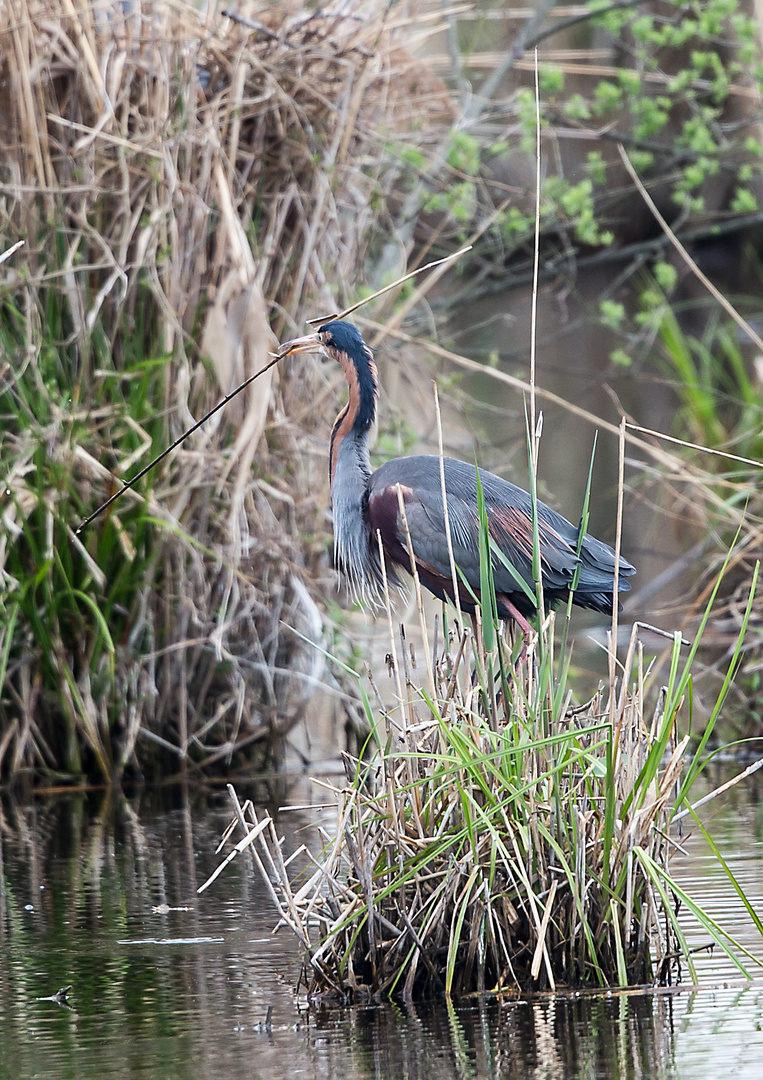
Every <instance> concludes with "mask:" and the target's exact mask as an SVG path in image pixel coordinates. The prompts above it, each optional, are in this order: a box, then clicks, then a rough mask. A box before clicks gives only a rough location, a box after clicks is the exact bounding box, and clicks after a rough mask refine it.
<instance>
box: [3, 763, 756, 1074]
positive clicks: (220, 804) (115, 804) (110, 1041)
mask: <svg viewBox="0 0 763 1080" xmlns="http://www.w3.org/2000/svg"><path fill="white" fill-rule="evenodd" d="M756 779H757V778H753V779H752V780H751V781H749V782H748V783H747V786H746V788H745V790H744V791H741V790H739V789H735V790H734V791H733V792H732V793H731V794H730V795H729V796H727V797H726V800H725V802H724V804H723V806H722V807H716V806H715V804H711V806H710V808H709V809H708V810H707V812H706V815H705V816H706V820H708V821H709V823H710V824H711V827H712V833H713V836H714V837H715V838H716V840H717V841H718V842H719V844H720V846H721V849H722V851H724V853H725V855H726V857H727V858H728V859H729V860H731V862H732V865H733V868H734V871H735V873H736V874H737V875H738V877H739V879H740V882H741V883H742V885H743V887H744V888H745V890H746V891H747V892H748V895H749V896H750V897H751V899H752V901H753V903H754V905H755V906H756V907H757V908H758V910H762V909H763V900H762V899H761V898H762V897H763V854H762V853H763V845H762V841H761V832H762V831H763V830H762V828H761V823H762V816H761V811H760V809H759V805H758V798H759V796H760V794H761V792H763V786H762V785H760V784H756V782H755V780H756ZM712 780H713V783H715V782H716V780H717V777H716V776H713V778H712ZM279 785H280V787H279V789H276V790H270V791H265V790H263V789H259V791H258V792H257V795H258V798H259V800H260V803H262V802H268V801H273V800H274V802H275V804H276V805H277V804H278V803H280V802H283V801H290V802H292V803H299V804H304V803H306V802H309V801H310V800H311V798H312V799H313V800H316V799H321V800H322V799H323V798H324V796H323V794H322V793H321V792H320V790H319V789H316V788H311V787H310V786H309V784H308V782H307V781H305V780H299V781H294V782H293V783H292V787H291V788H290V789H287V786H286V785H287V781H286V780H282V781H279ZM3 814H4V816H3V820H2V822H1V823H0V825H1V829H2V831H1V833H0V835H1V836H2V848H1V853H2V890H3V891H2V895H0V1078H2V1080H4V1078H6V1077H8V1078H12V1080H24V1078H26V1077H40V1078H48V1077H50V1078H51V1080H52V1078H54V1077H55V1078H56V1080H61V1078H66V1077H77V1078H78V1080H88V1078H90V1077H115V1078H122V1077H130V1078H133V1077H141V1078H154V1077H156V1078H160V1077H161V1078H163V1080H165V1078H173V1077H184V1078H199V1080H202V1078H203V1080H218V1078H220V1080H230V1077H231V1076H233V1075H236V1076H240V1077H246V1078H249V1077H268V1080H281V1078H282V1077H283V1078H285V1077H291V1076H304V1077H307V1078H313V1077H316V1078H317V1077H342V1078H345V1077H346V1078H353V1080H354V1078H362V1077H370V1076H373V1077H396V1076H401V1077H402V1076H405V1077H411V1078H422V1080H430V1078H434V1077H437V1080H443V1078H444V1077H450V1076H453V1077H499V1076H511V1077H512V1078H515V1077H516V1078H530V1077H532V1078H535V1077H538V1078H541V1077H542V1078H544V1080H547V1078H548V1080H554V1078H557V1077H558V1078H559V1080H562V1078H563V1080H577V1078H581V1080H582V1078H598V1077H607V1078H625V1077H637V1076H648V1077H650V1078H654V1077H656V1078H662V1077H665V1078H676V1080H682V1078H686V1080H689V1078H691V1080H702V1078H704V1077H707V1078H708V1080H709V1078H711V1077H712V1078H716V1077H717V1076H718V1075H721V1074H722V1075H724V1076H728V1077H731V1076H733V1077H743V1078H747V1077H749V1078H750V1080H753V1078H755V1080H757V1078H758V1077H759V1076H760V1069H761V1066H760V1062H761V1060H763V1033H761V1020H762V1019H763V979H762V980H761V981H760V982H758V983H755V982H754V983H752V984H751V985H746V984H745V983H744V981H743V979H742V978H741V977H740V975H739V973H738V972H737V971H736V970H735V969H734V967H733V965H732V964H731V963H730V962H729V961H728V960H726V959H724V958H723V957H720V956H718V955H717V953H716V955H715V956H709V955H707V954H705V953H700V954H697V966H698V974H699V980H700V984H701V987H702V988H701V989H699V990H692V989H689V988H681V987H678V988H674V989H672V990H670V991H657V990H656V991H653V992H648V993H641V992H639V993H628V994H622V995H621V994H611V995H605V996H594V995H572V996H570V995H558V996H557V997H555V998H553V997H549V996H544V997H539V998H537V999H530V1000H506V1001H504V1002H500V1003H499V1002H492V1001H491V1002H488V1003H484V1002H479V1001H469V1002H466V1003H462V1004H460V1005H458V1006H457V1007H455V1008H454V1009H452V1010H451V1011H450V1012H449V1011H448V1010H447V1008H446V1007H445V1006H444V1005H442V1004H439V1003H431V1004H428V1005H426V1006H420V1007H417V1008H416V1009H404V1008H402V1007H398V1006H395V1005H391V1004H380V1005H373V1006H368V1007H364V1008H338V1007H336V1008H326V1009H321V1010H315V1009H308V1007H307V1004H306V1001H305V998H304V988H300V989H299V990H297V983H298V978H299V972H300V961H299V955H298V951H297V948H296V945H295V942H294V941H293V940H292V938H291V937H289V936H287V935H286V933H285V932H284V931H281V932H280V933H279V934H278V935H276V936H275V937H274V936H273V935H272V933H271V930H272V927H273V925H274V922H275V916H274V912H273V909H272V907H271V904H270V901H269V899H268V896H267V893H266V890H265V888H264V886H263V884H262V883H261V881H260V880H259V879H258V878H257V877H256V876H255V875H254V874H253V873H251V872H250V871H249V870H248V869H247V866H246V865H245V864H244V863H243V861H241V862H240V863H239V862H237V863H235V864H234V865H233V866H232V867H231V868H229V869H228V870H227V871H226V872H225V873H224V874H223V876H222V877H221V878H219V879H218V880H217V882H215V884H214V885H213V886H212V887H211V888H210V889H209V890H208V891H207V892H206V893H204V894H203V895H202V896H201V897H198V896H197V895H196V889H197V887H198V885H200V884H201V883H202V881H204V880H205V879H206V877H207V875H208V873H209V872H210V871H211V870H212V869H213V868H214V867H215V866H216V865H217V863H218V861H219V858H220V857H219V856H216V855H215V854H214V849H215V847H216V845H217V840H218V837H219V835H220V833H221V831H222V829H223V827H224V825H225V824H226V823H227V820H228V818H229V811H228V809H227V805H226V803H225V800H224V799H223V798H222V796H220V797H219V798H218V797H216V796H215V797H213V798H212V800H211V805H210V804H209V803H208V802H205V801H203V800H201V799H193V798H192V796H191V795H189V794H187V793H186V794H184V793H183V792H180V791H178V792H174V793H165V794H164V795H162V796H161V798H159V797H157V796H152V797H150V798H149V797H148V796H147V795H146V794H145V793H143V794H140V795H137V796H135V797H131V798H125V797H123V796H121V795H105V794H102V793H97V794H88V795H87V796H81V797H79V798H74V799H66V800H64V799H53V800H51V801H49V802H46V803H42V802H38V803H37V804H35V805H32V806H25V807H19V806H11V807H4V808H3ZM322 816H323V817H325V819H326V822H327V823H329V822H330V820H331V815H330V812H328V811H323V810H321V809H319V808H316V809H315V810H305V811H303V810H299V811H296V812H293V813H287V814H281V815H280V817H279V830H281V831H283V832H284V833H285V835H286V845H285V846H286V850H287V852H288V851H291V850H294V848H295V847H296V846H297V845H299V844H301V843H303V842H312V843H313V844H315V843H317V834H316V830H315V825H316V823H317V822H318V821H319V820H320V819H321V817H322ZM685 845H686V846H687V850H688V852H689V857H688V859H682V860H681V862H680V864H679V863H675V864H674V870H675V871H676V872H677V873H678V874H679V876H680V878H681V880H682V882H683V884H684V885H685V886H686V887H687V888H689V889H690V890H691V892H692V894H693V895H694V896H695V898H696V899H697V900H699V901H700V902H702V903H704V904H706V905H707V906H708V908H710V909H711V911H712V912H713V914H716V915H718V916H719V917H721V918H722V919H723V921H724V925H726V926H728V928H729V929H730V931H731V932H732V933H734V934H735V935H736V936H737V937H739V938H740V940H741V941H742V943H743V944H745V945H746V946H747V947H749V948H750V949H751V950H752V951H753V952H755V953H756V954H757V955H761V954H763V947H762V944H763V943H761V941H760V938H759V937H758V936H757V933H756V931H755V930H754V929H753V928H752V927H751V923H750V921H749V919H746V918H745V917H744V913H743V910H742V907H741V904H740V903H739V902H738V900H737V898H736V896H735V894H734V893H733V890H732V889H731V887H730V886H729V885H728V883H727V882H726V881H725V879H724V878H723V877H722V875H721V874H720V873H719V870H718V867H717V864H714V863H713V861H712V859H710V858H709V857H708V856H707V848H706V845H705V844H704V841H703V840H702V839H701V837H700V836H699V835H698V834H697V833H696V832H695V833H694V834H692V835H690V836H687V837H685ZM168 909H179V910H168ZM687 931H688V932H689V934H690V938H691V941H692V944H693V945H695V946H701V945H703V944H704V937H703V934H702V933H701V931H699V930H698V929H697V928H694V929H692V928H691V926H690V925H689V923H688V921H687ZM69 984H71V987H72V989H71V991H70V992H69V995H68V1003H67V1004H57V1003H56V1002H53V1001H45V1000H40V999H41V998H45V997H48V996H50V995H52V994H54V993H55V992H56V991H57V990H58V989H59V988H61V987H64V986H67V985H69ZM269 1006H272V1018H271V1029H270V1030H267V1029H266V1026H265V1020H266V1016H267V1011H268V1007H269Z"/></svg>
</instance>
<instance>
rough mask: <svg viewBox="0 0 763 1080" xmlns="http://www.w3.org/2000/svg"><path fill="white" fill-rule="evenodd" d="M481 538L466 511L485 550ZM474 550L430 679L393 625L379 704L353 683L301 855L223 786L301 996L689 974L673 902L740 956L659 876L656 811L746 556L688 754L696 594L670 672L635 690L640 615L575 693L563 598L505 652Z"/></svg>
mask: <svg viewBox="0 0 763 1080" xmlns="http://www.w3.org/2000/svg"><path fill="white" fill-rule="evenodd" d="M584 518H585V515H584ZM584 528H585V526H584V525H583V526H582V527H581V535H582V531H583V529H584ZM487 537H488V534H487V530H486V528H484V530H483V543H482V548H483V551H484V552H485V553H486V552H487V551H488V550H489V547H488V545H489V540H488V538H487ZM482 567H483V575H482V590H481V592H482V597H483V602H482V604H481V608H480V618H479V619H477V621H476V624H475V629H476V633H475V635H474V636H472V635H471V634H470V633H468V632H465V633H463V634H455V635H453V636H452V637H449V636H448V634H447V629H446V634H445V639H446V643H445V645H444V646H440V647H439V648H438V646H437V644H435V648H434V653H435V663H434V665H433V667H432V669H431V670H430V672H429V682H428V684H427V685H425V686H420V685H416V684H415V683H414V682H413V681H412V679H411V673H410V668H409V666H408V663H407V661H406V658H405V657H403V665H404V668H403V671H401V670H400V668H399V667H398V657H397V651H396V648H395V642H394V640H393V641H392V643H391V655H392V663H393V665H394V670H395V674H396V678H397V698H398V702H397V705H396V707H395V708H393V709H387V708H384V707H383V706H382V712H381V715H380V716H375V714H374V710H373V708H372V706H371V704H370V702H369V700H368V699H367V698H365V700H366V707H367V712H368V717H369V722H370V723H371V724H372V725H373V730H374V734H375V739H376V744H377V746H378V752H377V753H376V754H375V756H374V757H373V758H372V759H371V760H369V761H367V762H363V761H357V760H350V759H349V758H348V759H347V761H346V768H347V772H348V781H349V782H348V784H347V786H346V787H344V788H343V789H342V790H337V792H336V796H337V825H336V831H335V834H334V836H333V837H331V838H329V837H327V843H326V846H325V848H324V850H323V851H322V852H320V853H308V857H309V863H308V870H307V872H306V874H303V875H302V877H301V878H297V877H296V875H293V876H294V880H292V877H290V869H289V866H288V864H287V863H286V862H284V860H283V856H282V853H281V844H280V842H279V839H278V836H277V833H276V831H275V827H274V825H273V822H272V820H271V819H270V818H269V817H267V816H265V817H262V818H260V819H258V817H257V815H256V813H255V811H254V808H253V807H252V806H251V804H248V805H246V806H245V807H241V806H239V804H238V801H237V800H236V807H237V822H238V824H240V825H241V826H242V827H243V829H244V832H245V835H244V837H243V839H241V840H240V841H239V842H238V843H237V844H236V846H235V847H234V849H233V851H232V852H231V853H230V854H229V855H228V857H227V859H226V861H225V863H223V864H222V866H225V865H227V863H228V862H230V860H231V859H232V858H233V857H234V856H235V855H236V854H237V853H239V852H241V851H244V850H247V849H250V850H251V851H252V852H253V853H254V856H255V861H256V863H257V865H258V867H259V869H260V871H261V873H262V875H263V877H264V879H265V881H266V883H267V884H268V887H269V888H270V891H271V895H272V897H273V900H274V901H275V903H276V905H277V908H278V911H279V914H280V917H281V920H282V922H283V923H284V924H285V925H286V926H288V927H289V928H290V929H291V930H292V931H293V932H294V933H295V934H296V935H297V936H298V938H299V940H300V942H301V944H302V946H303V949H304V951H305V975H304V978H305V982H306V984H307V985H308V987H309V990H310V992H311V993H312V994H314V995H323V994H329V995H337V996H339V997H341V998H342V999H350V1000H363V999H365V998H368V997H372V996H378V995H390V996H392V995H394V996H399V997H402V998H405V999H408V1000H411V999H420V998H424V997H431V996H433V995H441V994H444V995H445V996H447V997H450V996H453V995H463V994H466V993H471V992H485V991H492V992H501V991H504V990H517V989H519V990H530V989H538V988H541V989H542V988H547V989H549V988H550V989H554V988H556V987H558V986H560V985H566V986H578V987H580V986H590V987H599V988H601V987H608V986H623V987H624V986H628V985H633V984H644V983H658V984H662V985H665V984H669V983H673V982H675V981H679V980H680V979H681V978H682V976H683V972H684V968H685V969H686V970H687V971H688V974H689V977H690V978H691V979H692V980H693V981H696V975H695V970H694V965H693V959H692V954H691V951H690V949H689V948H688V946H687V942H686V939H685V936H684V926H683V923H682V916H681V915H680V914H679V913H680V912H681V910H682V909H683V910H684V911H687V910H688V912H690V913H691V915H692V916H693V917H694V918H695V919H697V920H699V922H700V924H701V925H702V926H703V928H704V930H705V932H706V933H707V935H708V939H709V941H711V942H713V943H715V944H716V945H717V946H718V947H719V948H721V949H722V950H723V951H724V952H725V953H726V954H727V955H728V956H729V957H730V958H731V960H732V961H733V963H734V964H735V965H736V966H737V967H738V969H739V970H740V971H742V972H745V973H746V972H747V965H748V964H758V963H759V961H757V960H755V958H754V957H752V956H751V955H750V954H749V953H748V952H746V950H745V949H744V948H742V947H741V946H739V945H738V943H737V942H736V941H734V940H733V939H732V938H730V936H729V935H728V933H727V932H726V931H725V930H724V928H723V926H722V925H720V924H719V923H717V922H716V921H715V920H714V919H713V918H712V917H711V916H710V915H708V914H707V913H706V912H704V911H703V910H702V909H701V908H700V907H699V906H698V905H697V904H696V903H695V902H694V901H693V900H692V899H691V897H690V896H689V895H688V894H687V893H686V891H685V890H684V889H682V888H681V887H680V886H679V885H678V884H677V883H676V881H675V879H674V878H673V877H672V876H671V873H670V860H671V858H672V856H673V855H674V854H675V852H676V850H677V848H678V847H679V844H678V842H677V839H676V836H675V835H671V825H672V823H673V822H675V821H676V820H677V819H678V818H679V817H682V816H686V814H691V813H692V809H691V807H690V804H689V793H690V791H691V788H692V784H693V782H694V780H695V779H696V777H697V775H698V773H699V771H700V769H701V760H702V758H701V755H702V753H703V752H704V749H705V747H706V745H707V740H708V738H710V736H711V734H712V731H713V728H714V726H715V721H716V720H717V717H718V714H719V713H720V710H721V707H722V705H723V701H724V699H725V696H726V693H727V691H728V688H729V685H730V683H731V680H732V678H733V675H734V672H735V671H736V669H737V666H738V663H739V657H740V654H741V649H742V638H743V635H744V631H745V628H746V625H747V621H748V619H749V616H750V610H751V605H752V597H753V593H754V588H755V579H756V577H757V570H756V573H755V575H754V578H753V584H752V589H751V592H750V595H749V598H748V603H747V608H746V612H745V614H744V617H743V619H742V625H741V628H740V634H739V637H738V640H737V643H736V647H735V649H734V651H733V654H732V657H731V661H730V664H729V667H728V673H727V677H726V680H725V682H724V686H723V689H722V691H721V693H720V695H719V697H718V700H717V702H716V706H715V709H714V710H713V714H712V716H711V718H710V720H709V722H708V724H707V726H706V729H705V732H704V734H703V736H702V739H701V740H700V742H699V745H698V746H697V747H696V752H695V753H694V754H693V755H692V754H691V753H690V751H689V744H690V738H689V735H688V734H686V733H684V734H683V735H681V733H680V731H681V721H680V717H681V713H682V712H683V713H684V721H683V726H684V728H686V727H690V723H691V716H690V715H688V716H687V715H686V714H687V713H689V714H690V706H691V683H692V676H691V668H692V662H693V660H694V658H695V656H696V650H697V648H698V645H699V641H700V640H701V636H702V630H703V629H704V624H705V622H706V620H707V617H708V613H709V610H710V607H709V606H708V612H706V614H705V619H704V620H703V625H702V626H701V627H700V629H699V633H698V635H697V636H696V638H695V640H694V642H693V644H692V645H691V647H690V648H689V650H688V653H686V654H684V653H683V648H684V646H685V645H686V643H685V642H684V641H683V640H682V637H681V635H680V633H677V634H676V635H675V638H674V641H673V647H672V654H671V659H670V665H669V675H668V678H667V682H666V684H665V685H664V686H662V687H660V688H659V692H658V693H657V694H656V695H653V696H654V703H653V705H652V706H650V707H649V709H648V710H647V705H646V701H647V687H648V684H649V673H650V665H649V664H647V663H645V660H644V654H643V648H642V645H641V644H640V642H639V640H638V625H636V626H634V628H633V633H632V636H631V640H630V643H629V646H628V649H627V652H626V656H625V658H624V660H623V662H622V665H620V664H616V663H615V658H614V655H612V656H611V658H610V659H611V663H610V677H609V682H608V685H607V686H606V688H605V689H600V690H599V691H598V692H597V693H596V694H595V695H594V696H593V697H592V698H591V700H589V701H587V702H585V703H583V704H576V703H574V702H573V700H572V689H571V688H570V686H569V683H568V675H569V670H570V660H571V649H570V648H569V647H568V645H567V641H568V637H567V633H566V627H567V624H568V620H569V617H570V611H571V602H570V604H569V605H568V608H567V611H566V613H565V614H564V627H563V630H562V634H561V647H560V648H559V650H558V651H557V648H556V646H555V636H554V630H555V621H556V620H555V617H554V615H553V614H551V615H549V616H548V617H547V618H546V619H545V620H544V621H543V623H542V626H541V627H540V632H539V634H538V636H537V637H536V638H534V639H533V641H532V642H530V643H529V646H528V647H527V648H526V649H525V648H524V647H520V646H523V645H524V643H523V642H517V643H516V647H515V648H514V650H513V654H510V653H509V652H507V651H506V648H505V645H504V642H503V640H502V638H501V636H500V633H499V625H498V622H497V620H496V618H495V616H494V614H492V613H493V612H494V611H495V606H494V603H493V600H494V593H493V590H492V581H491V578H492V571H491V560H490V559H489V558H487V557H484V558H483V559H482ZM717 585H718V583H716V589H717ZM711 603H712V598H711ZM422 617H423V616H422ZM445 617H446V616H444V618H445ZM614 623H615V625H614V626H613V630H616V616H615V619H614ZM446 625H447V624H446ZM615 639H616V633H614V634H613V636H612V638H611V639H610V640H615ZM424 647H425V649H426V650H427V654H429V645H428V644H427V643H426V641H425V645H424ZM403 675H404V676H405V688H404V686H403ZM237 822H236V821H234V823H233V826H232V827H231V832H232V830H233V828H235V826H236V823H237ZM220 869H222V867H220ZM220 869H218V871H216V873H215V874H214V875H213V877H212V878H211V879H210V881H208V882H207V883H206V884H205V885H204V886H202V889H204V888H206V887H207V886H208V885H209V884H210V882H211V881H213V880H214V878H215V877H216V876H217V874H218V873H219V872H220ZM291 873H292V874H293V872H291ZM748 910H749V911H750V914H751V916H752V917H753V919H754V920H755V923H756V925H757V927H758V929H759V930H761V932H763V927H762V926H761V925H760V921H759V920H758V919H757V917H756V916H755V914H754V911H753V909H752V907H751V906H750V905H749V904H748Z"/></svg>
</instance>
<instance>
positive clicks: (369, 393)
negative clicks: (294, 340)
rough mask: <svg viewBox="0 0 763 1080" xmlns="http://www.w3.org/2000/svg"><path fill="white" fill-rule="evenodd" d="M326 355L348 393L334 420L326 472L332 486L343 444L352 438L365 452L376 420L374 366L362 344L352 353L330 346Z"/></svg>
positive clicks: (366, 348) (366, 347)
mask: <svg viewBox="0 0 763 1080" xmlns="http://www.w3.org/2000/svg"><path fill="white" fill-rule="evenodd" d="M326 351H327V353H328V355H329V356H330V357H331V358H332V359H333V360H337V361H338V362H339V363H340V364H341V365H342V369H343V370H344V374H345V377H346V379H347V387H348V390H349V398H348V401H347V404H346V405H345V407H344V408H343V409H342V411H341V412H340V413H339V416H337V418H336V420H335V421H334V427H333V430H332V432H331V447H330V450H329V473H330V477H331V485H332V487H333V485H334V477H335V475H336V464H337V460H338V458H339V451H340V448H341V445H342V442H343V441H344V440H345V439H346V438H347V436H348V435H352V436H353V439H354V441H355V443H356V444H358V445H359V448H361V449H362V450H363V451H365V448H366V444H367V442H368V435H369V432H370V430H371V426H372V425H373V422H374V420H375V418H376V396H377V381H376V365H375V364H374V361H373V356H372V353H371V350H370V349H369V348H368V346H367V345H366V344H365V342H362V343H361V344H360V346H359V347H358V348H357V349H355V350H353V352H352V353H349V352H344V351H343V350H339V349H336V348H334V347H333V346H330V347H329V348H328V349H327V350H326Z"/></svg>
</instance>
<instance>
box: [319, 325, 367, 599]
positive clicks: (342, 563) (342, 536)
mask: <svg viewBox="0 0 763 1080" xmlns="http://www.w3.org/2000/svg"><path fill="white" fill-rule="evenodd" d="M327 352H329V354H331V353H332V352H333V356H334V359H336V360H338V361H339V363H340V364H341V365H342V367H343V368H344V373H345V375H346V377H347V384H348V387H349V392H350V393H349V399H348V401H347V404H346V405H345V407H344V409H342V411H341V412H340V414H339V416H338V417H337V418H336V420H335V422H334V429H333V431H332V432H331V449H330V452H329V470H330V478H331V507H332V511H333V518H334V552H335V558H336V563H337V566H338V567H339V569H340V570H341V571H342V572H343V573H344V574H346V575H347V577H348V578H349V579H350V584H351V586H352V588H353V590H354V591H355V592H356V594H358V595H359V596H366V597H368V596H369V595H370V592H373V590H374V589H375V583H374V582H375V577H376V575H375V572H374V567H375V565H376V561H377V560H376V559H375V557H374V554H373V550H372V547H371V543H372V541H371V536H370V530H369V526H368V521H367V514H366V503H367V497H368V481H369V479H370V477H371V459H370V456H369V452H368V438H369V434H370V430H371V426H372V425H373V422H374V419H375V418H376V393H377V383H376V367H375V365H374V362H373V359H372V356H371V351H370V349H368V347H367V346H366V345H365V343H364V344H363V352H362V354H359V355H357V356H348V355H347V354H346V353H344V352H339V351H338V350H327ZM369 590H370V592H369Z"/></svg>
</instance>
